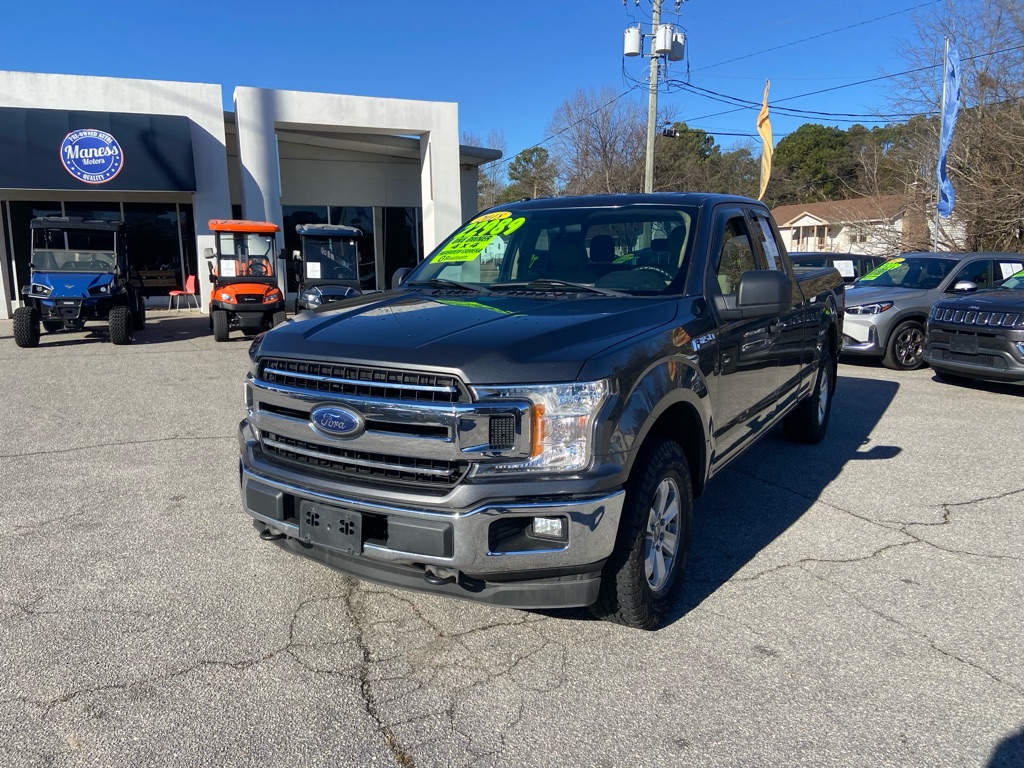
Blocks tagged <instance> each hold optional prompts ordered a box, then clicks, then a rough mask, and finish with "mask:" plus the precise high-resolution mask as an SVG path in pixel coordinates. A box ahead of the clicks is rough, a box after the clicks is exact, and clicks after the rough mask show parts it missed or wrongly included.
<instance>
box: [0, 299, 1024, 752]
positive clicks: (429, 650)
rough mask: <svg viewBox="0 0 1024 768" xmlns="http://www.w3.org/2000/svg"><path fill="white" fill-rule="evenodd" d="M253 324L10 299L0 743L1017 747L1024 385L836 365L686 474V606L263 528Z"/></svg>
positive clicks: (1, 378) (2, 458) (197, 747)
mask: <svg viewBox="0 0 1024 768" xmlns="http://www.w3.org/2000/svg"><path fill="white" fill-rule="evenodd" d="M247 348H248V342H247V341H245V340H242V339H241V338H240V337H237V333H236V334H233V340H232V341H230V342H228V343H224V344H217V343H215V342H214V341H213V338H212V336H210V335H209V331H208V327H207V321H206V318H205V316H200V315H198V314H197V313H194V312H193V313H190V312H185V311H183V312H180V313H176V312H153V313H151V315H150V322H149V326H148V328H147V330H146V331H144V332H141V333H140V334H138V336H137V340H136V342H135V343H134V344H132V345H130V346H122V347H118V346H113V345H111V344H110V343H109V342H108V341H107V340H106V338H105V336H104V335H103V334H96V335H90V334H89V333H87V332H83V333H69V334H59V335H46V334H44V336H43V340H42V343H41V345H40V346H39V347H38V348H37V349H19V348H17V347H16V346H15V344H14V341H13V339H12V328H11V322H10V321H7V320H0V387H2V395H0V397H2V399H0V403H2V405H0V483H2V488H3V493H2V494H0V520H2V521H3V526H2V528H0V584H2V592H0V734H2V737H0V765H2V766H11V767H13V766H86V765H88V766H168V765H173V766H214V765H216V766H343V765H375V766H418V767H419V768H424V767H426V766H470V765H472V766H565V765H586V766H654V765H680V766H689V765H693V766H768V765H771V766H790V765H807V766H833V765H834V766H1018V765H1022V764H1024V655H1022V654H1021V653H1020V648H1021V643H1022V640H1024V562H1022V557H1024V472H1022V457H1024V439H1022V437H1021V425H1022V424H1024V387H1014V386H1009V385H996V384H992V385H976V386H971V387H956V386H950V385H946V384H941V383H939V382H937V381H935V380H933V378H932V374H931V372H930V371H929V370H928V369H925V370H922V371H915V372H912V373H909V374H896V373H893V372H891V371H887V370H885V369H883V368H881V367H880V366H877V365H873V364H859V363H857V364H851V363H844V364H842V365H840V370H839V382H838V390H837V393H836V400H835V406H834V409H833V412H832V423H831V427H830V432H829V435H828V437H827V438H826V440H825V441H824V442H823V443H822V444H821V445H818V446H799V445H793V444H791V443H788V442H786V441H785V440H784V439H783V438H782V437H781V435H772V436H770V437H769V438H768V439H766V440H765V441H762V443H761V444H759V445H758V446H757V447H755V448H754V449H752V450H751V451H749V452H748V453H747V454H746V455H745V456H743V457H742V458H741V459H739V460H738V461H737V462H736V463H734V464H733V465H732V466H731V467H730V468H729V469H728V470H726V472H725V473H724V474H723V475H721V476H719V477H718V478H716V479H715V480H714V481H713V482H712V483H711V485H710V486H709V488H708V490H707V492H706V493H705V495H704V496H703V497H702V498H701V499H700V500H699V501H698V502H697V512H696V517H695V521H694V524H695V540H694V545H693V550H692V551H691V556H690V565H689V568H688V571H687V581H686V585H685V587H684V590H683V597H682V600H681V602H680V605H679V606H678V610H677V611H676V613H675V615H674V616H673V617H672V619H671V621H670V622H669V623H668V624H667V626H665V627H663V628H662V629H660V630H658V631H656V632H650V633H644V632H638V631H635V630H629V629H625V628H622V627H617V626H613V625H610V624H606V623H601V622H598V621H595V620H592V619H591V618H590V617H589V614H587V613H586V612H585V611H561V612H520V611H513V610H506V609H500V608H492V607H484V606H476V605H473V604H470V603H464V602H459V601H454V600H448V599H442V598H434V597H431V596H423V595H419V594H411V593H405V592H399V591H395V590H391V589H386V588H381V587H377V586H373V585H369V584H365V583H360V582H356V581H354V580H352V579H350V578H348V577H346V576H343V575H341V574H338V573H334V572H332V571H329V570H327V569H326V568H324V567H322V566H320V565H318V564H316V563H313V562H309V561H305V560H302V559H299V558H295V557H292V556H289V555H286V554H285V553H283V552H281V551H279V550H278V549H277V548H275V547H273V546H271V545H268V544H266V543H264V542H261V541H260V540H259V539H258V537H257V536H256V535H255V532H254V531H253V528H252V526H251V524H250V522H249V520H248V519H247V518H246V517H245V516H244V515H243V514H242V512H241V509H240V505H239V500H238V470H237V447H236V445H237V444H236V438H235V432H236V425H237V422H238V420H239V419H240V418H241V416H242V410H243V408H242V398H241V395H242V387H241V382H242V378H243V376H244V373H245V371H246V369H247V363H248V359H247V356H246V350H247Z"/></svg>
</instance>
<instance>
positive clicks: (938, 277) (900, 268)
mask: <svg viewBox="0 0 1024 768" xmlns="http://www.w3.org/2000/svg"><path fill="white" fill-rule="evenodd" d="M956 265H957V262H956V261H954V260H953V259H937V258H929V257H927V256H909V257H899V258H895V259H890V260H889V261H887V262H885V263H884V264H881V265H879V266H878V267H875V268H874V269H873V270H871V271H870V272H868V273H867V274H866V275H864V276H863V277H862V278H861V279H860V280H858V281H857V285H859V286H860V285H870V286H872V287H892V288H919V289H923V290H928V289H930V288H938V287H939V285H940V284H941V283H942V281H943V280H945V279H946V277H947V276H948V275H949V273H950V272H952V271H953V267H955V266H956Z"/></svg>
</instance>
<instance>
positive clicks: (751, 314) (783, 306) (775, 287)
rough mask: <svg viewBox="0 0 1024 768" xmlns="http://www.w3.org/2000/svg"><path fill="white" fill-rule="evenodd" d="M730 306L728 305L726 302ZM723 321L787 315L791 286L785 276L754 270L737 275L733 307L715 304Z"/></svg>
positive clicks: (791, 298)
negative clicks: (738, 276) (738, 277)
mask: <svg viewBox="0 0 1024 768" xmlns="http://www.w3.org/2000/svg"><path fill="white" fill-rule="evenodd" d="M730 303H731V302H730ZM716 304H717V305H718V311H719V313H720V314H721V315H722V319H723V320H753V319H755V318H759V317H775V316H778V315H782V314H784V313H785V312H787V311H789V308H790V307H791V306H792V304H793V286H792V284H791V283H790V281H789V276H788V275H787V274H786V273H785V272H779V271H776V270H766V269H755V270H750V271H748V272H744V273H743V274H742V275H740V282H739V285H738V286H737V288H736V303H735V305H734V306H728V304H727V303H726V302H721V303H718V302H716Z"/></svg>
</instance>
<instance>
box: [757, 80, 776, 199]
mask: <svg viewBox="0 0 1024 768" xmlns="http://www.w3.org/2000/svg"><path fill="white" fill-rule="evenodd" d="M769 85H771V82H770V81H768V80H765V81H764V101H763V102H761V111H760V112H758V113H757V132H758V133H759V134H761V191H760V192H759V193H758V195H757V199H758V200H760V199H761V198H762V197H764V191H765V189H767V188H768V179H769V177H770V176H771V175H772V121H771V120H769V119H768V86H769Z"/></svg>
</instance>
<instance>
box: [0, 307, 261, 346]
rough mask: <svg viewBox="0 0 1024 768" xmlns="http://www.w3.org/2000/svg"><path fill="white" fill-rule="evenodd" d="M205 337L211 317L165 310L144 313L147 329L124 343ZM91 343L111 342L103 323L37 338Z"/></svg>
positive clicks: (42, 342) (52, 342)
mask: <svg viewBox="0 0 1024 768" xmlns="http://www.w3.org/2000/svg"><path fill="white" fill-rule="evenodd" d="M204 336H209V337H210V338H211V339H212V338H213V331H212V330H210V319H209V317H207V316H206V315H201V314H191V315H184V314H182V315H178V314H177V313H175V312H173V311H171V312H167V313H160V312H149V313H147V315H146V328H145V329H144V330H141V331H135V337H134V339H133V340H132V342H131V344H130V345H127V346H140V345H141V346H148V345H151V344H167V343H169V342H174V341H183V340H188V339H198V338H202V337H204ZM13 338H14V337H13V335H6V334H5V335H0V339H12V340H13ZM251 339H252V337H251V336H242V335H241V334H240V333H238V332H235V333H233V334H232V336H231V337H230V338H229V341H250V340H251ZM91 344H110V333H109V332H108V330H107V326H106V325H104V324H103V323H93V324H90V325H86V326H85V327H84V328H83V329H82V330H80V331H57V332H55V333H48V332H46V331H44V332H43V333H42V334H41V335H40V337H39V348H40V349H42V348H46V347H77V346H81V345H91Z"/></svg>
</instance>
